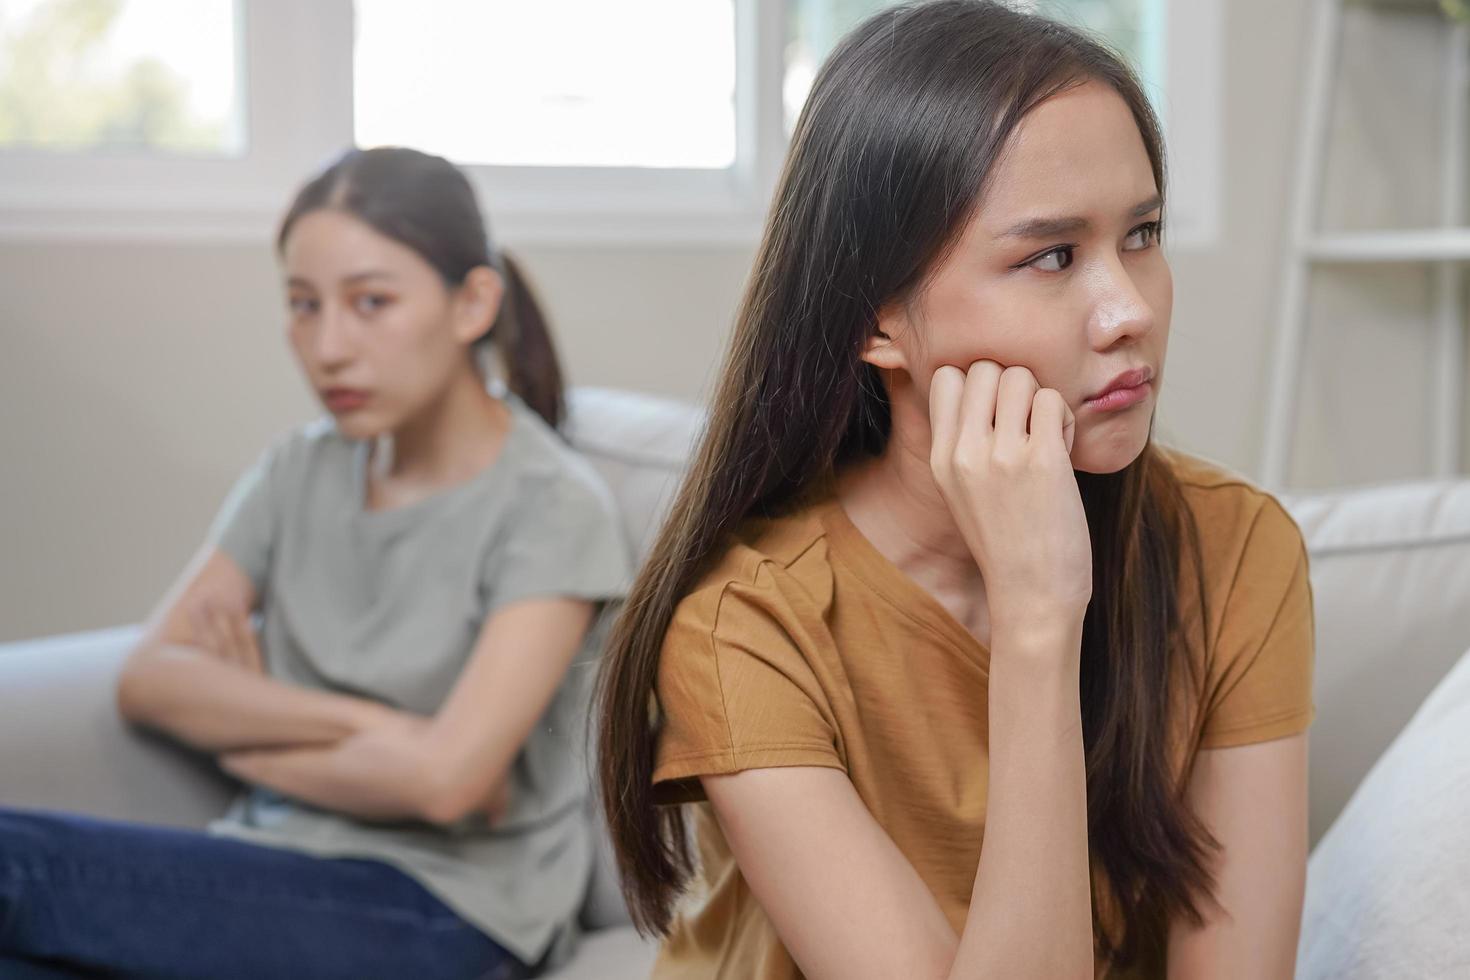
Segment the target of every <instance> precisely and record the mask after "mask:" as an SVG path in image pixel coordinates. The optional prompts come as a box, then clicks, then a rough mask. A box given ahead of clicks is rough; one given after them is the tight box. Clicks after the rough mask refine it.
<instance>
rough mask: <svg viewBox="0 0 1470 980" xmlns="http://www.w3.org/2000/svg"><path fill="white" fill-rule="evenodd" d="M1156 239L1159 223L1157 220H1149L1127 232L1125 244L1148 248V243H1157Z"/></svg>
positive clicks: (1157, 237) (1136, 247) (1140, 248)
mask: <svg viewBox="0 0 1470 980" xmlns="http://www.w3.org/2000/svg"><path fill="white" fill-rule="evenodd" d="M1158 241H1159V223H1158V222H1157V221H1150V222H1148V223H1147V224H1142V225H1139V226H1138V227H1137V228H1134V229H1133V230H1132V231H1130V232H1129V233H1128V242H1127V244H1128V246H1129V247H1131V248H1133V249H1136V250H1142V249H1145V248H1148V247H1149V246H1150V245H1156V244H1158Z"/></svg>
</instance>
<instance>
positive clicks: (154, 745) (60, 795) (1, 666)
mask: <svg viewBox="0 0 1470 980" xmlns="http://www.w3.org/2000/svg"><path fill="white" fill-rule="evenodd" d="M138 635H139V629H138V628H137V627H121V628H118V629H110V630H101V631H98V632H94V633H78V634H73V635H68V636H58V637H49V638H46V639H41V640H34V641H28V642H22V643H7V644H3V645H0V805H4V806H10V807H29V808H37V809H50V810H69V811H74V812H79V813H87V814H91V815H94V816H101V817H110V818H114V819H120V820H137V821H142V822H146V823H156V824H167V825H172V826H181V827H202V826H203V825H204V824H205V823H207V822H208V821H210V820H212V819H213V818H215V817H217V816H219V815H220V814H221V813H223V812H224V809H225V807H226V805H227V804H228V802H229V799H230V797H231V796H232V795H233V793H234V784H233V783H232V782H231V781H230V780H229V779H227V778H226V777H225V776H223V775H222V774H221V773H220V772H219V770H218V769H217V768H216V767H215V766H214V764H213V762H212V760H210V759H208V758H207V757H205V756H201V755H199V754H197V753H193V752H189V751H188V750H186V749H184V748H182V747H180V746H178V745H176V744H174V743H172V742H169V741H167V740H165V739H162V738H159V737H157V736H154V735H149V734H147V733H144V732H141V731H139V730H138V729H135V728H133V727H132V726H130V725H128V724H126V723H125V722H123V721H122V720H121V718H119V717H118V714H117V708H116V705H115V700H114V690H115V686H116V682H117V673H118V670H119V669H120V668H121V666H122V662H123V660H124V658H125V657H126V656H127V654H128V651H129V649H130V648H131V647H132V645H133V643H134V642H136V640H137V638H138Z"/></svg>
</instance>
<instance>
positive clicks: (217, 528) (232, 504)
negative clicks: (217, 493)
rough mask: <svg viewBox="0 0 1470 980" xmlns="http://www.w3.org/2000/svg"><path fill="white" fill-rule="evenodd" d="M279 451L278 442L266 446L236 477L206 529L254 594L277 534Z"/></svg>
mask: <svg viewBox="0 0 1470 980" xmlns="http://www.w3.org/2000/svg"><path fill="white" fill-rule="evenodd" d="M281 451H282V447H281V446H280V445H279V444H278V445H276V446H273V447H271V448H270V449H268V450H266V451H265V452H264V453H263V454H262V455H261V457H260V459H258V460H256V462H255V465H253V466H251V467H250V469H248V470H246V471H245V473H244V474H243V475H242V476H241V477H240V478H239V479H238V480H236V481H235V485H234V487H233V488H232V489H231V490H230V493H229V495H228V496H227V497H225V502H224V503H223V504H222V505H221V506H220V509H219V513H218V514H217V515H216V516H215V519H214V523H213V524H212V525H210V529H209V537H208V540H209V541H210V543H212V544H213V545H214V546H215V547H216V548H219V549H220V550H221V551H223V552H224V553H225V554H227V555H229V556H230V558H232V559H233V560H234V562H235V564H237V565H239V566H240V568H241V569H242V570H243V571H244V572H245V574H246V576H247V577H248V578H249V579H250V582H251V584H252V585H253V586H254V587H255V591H256V594H257V595H258V594H260V593H261V592H262V591H263V590H264V589H265V583H266V577H267V575H268V573H269V571H270V561H271V551H272V545H273V543H274V541H275V538H276V529H277V520H278V518H277V511H278V508H279V502H278V501H277V500H276V499H275V498H276V496H277V494H276V490H275V483H276V479H275V477H276V473H275V470H276V469H277V468H278V460H277V457H278V456H279V455H280V454H281Z"/></svg>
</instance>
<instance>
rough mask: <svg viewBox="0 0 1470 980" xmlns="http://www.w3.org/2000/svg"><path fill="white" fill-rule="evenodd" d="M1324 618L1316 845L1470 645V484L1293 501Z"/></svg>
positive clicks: (1286, 499) (1315, 741)
mask: <svg viewBox="0 0 1470 980" xmlns="http://www.w3.org/2000/svg"><path fill="white" fill-rule="evenodd" d="M1282 502H1283V503H1284V504H1285V505H1286V507H1287V509H1288V510H1289V511H1290V512H1291V515H1292V516H1293V517H1294V518H1295V519H1296V521H1297V523H1298V524H1299V525H1300V526H1301V529H1302V533H1303V535H1304V537H1305V538H1306V542H1307V550H1308V552H1309V554H1310V557H1311V575H1312V589H1313V598H1314V601H1315V605H1316V619H1317V629H1316V633H1317V662H1316V680H1315V684H1314V688H1315V700H1316V703H1317V720H1316V722H1315V724H1314V725H1313V728H1312V735H1311V739H1312V746H1313V748H1312V767H1311V773H1312V775H1311V828H1312V839H1313V840H1314V841H1315V840H1317V839H1318V838H1320V837H1321V835H1322V834H1323V833H1324V832H1325V831H1326V830H1327V827H1328V825H1329V824H1330V823H1331V822H1332V820H1333V818H1334V817H1336V815H1337V813H1338V812H1339V811H1340V810H1341V809H1342V806H1343V804H1344V803H1345V802H1346V801H1347V799H1348V796H1349V795H1350V794H1351V793H1352V791H1353V789H1354V787H1356V786H1357V785H1358V783H1359V781H1360V780H1361V779H1362V778H1363V776H1364V774H1366V773H1367V771H1368V769H1369V767H1370V766H1372V765H1373V762H1374V760H1375V759H1377V758H1378V756H1379V755H1380V754H1382V752H1383V751H1384V749H1386V748H1387V747H1388V744H1389V743H1390V742H1391V741H1392V740H1393V738H1394V736H1395V735H1396V734H1398V732H1399V731H1400V730H1401V729H1402V728H1403V726H1404V724H1405V723H1406V722H1407V721H1408V720H1409V718H1410V717H1411V716H1412V715H1413V713H1414V710H1415V709H1416V708H1417V707H1418V706H1419V704H1420V703H1421V702H1422V701H1423V700H1424V698H1425V696H1426V695H1428V693H1429V692H1430V691H1431V690H1432V689H1433V688H1434V686H1435V684H1437V683H1438V682H1439V681H1440V679H1441V678H1443V677H1444V675H1445V674H1446V672H1448V670H1449V669H1450V666H1451V665H1452V664H1453V663H1454V662H1455V659H1456V657H1457V656H1458V655H1459V653H1460V652H1461V651H1462V650H1464V649H1465V647H1466V646H1467V645H1470V480H1438V481H1426V482H1417V483H1402V484H1393V485H1387V486H1377V487H1365V488H1360V489H1353V490H1340V491H1333V492H1330V493H1319V494H1293V495H1285V496H1283V497H1282Z"/></svg>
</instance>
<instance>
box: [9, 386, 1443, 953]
mask: <svg viewBox="0 0 1470 980" xmlns="http://www.w3.org/2000/svg"><path fill="white" fill-rule="evenodd" d="M570 402H571V405H570V407H571V413H570V415H571V418H570V424H569V433H570V436H571V439H572V441H573V443H574V444H575V445H576V446H577V447H578V448H579V449H581V450H582V451H583V452H584V453H585V454H587V456H588V457H590V458H591V459H592V460H593V462H594V463H595V464H596V465H597V467H598V469H599V470H600V471H601V472H602V474H603V476H604V477H605V478H606V479H607V481H608V483H609V485H610V486H611V487H612V490H613V493H614V495H615V496H616V497H617V499H618V501H619V504H620V506H621V508H622V513H623V518H624V521H625V526H626V530H627V534H628V537H629V540H630V541H631V542H633V544H634V545H635V547H636V548H637V549H638V550H639V552H640V553H642V551H643V550H644V549H646V548H647V546H648V545H649V543H650V542H651V538H652V535H653V533H654V532H655V531H656V529H657V522H658V518H659V515H660V514H661V513H662V511H663V509H664V507H665V506H666V505H667V503H668V500H669V497H670V495H671V493H672V492H673V490H674V488H675V486H676V484H677V481H678V478H679V476H680V474H681V473H682V470H683V466H684V464H685V461H686V459H687V458H688V453H689V449H690V447H691V445H692V443H693V440H694V438H695V437H696V434H697V431H698V429H699V426H700V425H701V423H702V417H701V416H700V414H699V412H698V411H697V410H695V409H693V408H691V407H689V406H687V405H684V404H681V403H678V402H672V401H668V400H664V399H659V398H652V397H649V396H644V395H637V394H632V393H628V392H619V391H611V390H604V389H579V390H577V391H575V392H573V394H572V398H571V400H570ZM1285 503H1286V504H1287V507H1288V509H1289V510H1290V511H1291V513H1292V514H1293V516H1295V517H1296V519H1297V521H1298V522H1299V523H1300V524H1301V526H1302V529H1303V531H1304V532H1305V534H1306V537H1307V542H1308V547H1309V550H1310V551H1311V557H1312V583H1313V590H1314V595H1315V599H1316V610H1317V677H1316V701H1317V708H1318V717H1317V722H1316V725H1315V727H1314V728H1313V733H1312V785H1311V793H1312V812H1311V827H1312V839H1313V841H1314V842H1315V841H1316V840H1317V839H1318V838H1319V837H1321V835H1322V834H1323V833H1324V832H1325V830H1326V829H1327V827H1328V826H1329V825H1330V824H1331V822H1332V820H1333V819H1334V817H1335V816H1336V814H1337V813H1338V812H1339V810H1341V808H1342V806H1343V804H1344V803H1345V802H1346V800H1347V798H1348V796H1349V795H1350V794H1351V793H1352V791H1353V789H1354V787H1355V786H1356V785H1357V784H1358V782H1359V781H1360V780H1361V779H1362V777H1363V775H1364V774H1365V773H1366V772H1367V771H1368V769H1369V767H1370V766H1371V765H1372V764H1373V762H1374V760H1375V759H1376V758H1377V757H1378V756H1379V755H1380V754H1381V753H1382V752H1383V750H1384V749H1385V747H1386V746H1387V745H1388V744H1389V742H1390V741H1392V739H1393V738H1394V736H1395V735H1396V734H1397V733H1398V731H1399V730H1400V729H1401V728H1402V727H1403V725H1404V723H1405V722H1406V721H1407V720H1408V719H1409V717H1410V716H1411V715H1412V714H1413V713H1414V710H1415V709H1416V707H1417V706H1418V705H1419V703H1420V702H1421V701H1422V700H1423V699H1424V697H1425V696H1426V695H1427V694H1428V693H1429V691H1430V689H1431V688H1433V687H1434V685H1435V684H1436V683H1437V682H1438V681H1439V680H1440V678H1441V677H1442V676H1443V675H1444V674H1445V673H1446V672H1447V671H1448V670H1449V668H1450V666H1451V665H1452V663H1453V662H1454V660H1455V659H1456V657H1457V655H1458V654H1460V653H1461V652H1462V651H1463V650H1464V649H1465V648H1466V647H1467V646H1470V480H1465V481H1443V482H1429V483H1416V484H1403V485H1396V486H1385V487H1379V488H1369V489H1361V490H1352V491H1344V492H1338V493H1331V494H1314V495H1297V496H1292V497H1289V498H1287V499H1286V500H1285ZM136 630H137V628H136V627H121V628H118V629H112V630H103V631H99V632H94V633H85V634H77V635H72V636H62V637H53V638H47V639H41V640H35V641H30V642H24V643H12V644H8V645H3V646H0V804H3V805H16V806H37V807H50V808H57V809H70V810H77V811H82V812H87V813H95V814H100V815H104V816H111V817H117V818H123V819H134V820H145V821H153V822H158V823H164V824H171V825H178V826H200V825H202V824H203V823H205V822H206V821H207V820H209V819H211V818H212V817H214V816H216V815H217V814H218V813H219V812H221V810H222V809H223V807H224V805H225V802H226V800H227V799H228V797H229V795H230V794H231V793H232V792H233V787H232V786H231V785H230V783H229V782H228V781H227V780H226V779H224V778H223V777H222V776H220V774H219V773H218V772H217V771H216V770H215V769H214V768H213V767H212V766H210V765H209V764H208V763H207V762H206V761H205V760H202V759H200V758H199V757H198V756H195V755H192V754H190V753H187V752H184V751H182V750H180V749H179V748H177V747H176V746H173V745H171V744H168V743H166V742H164V741H162V740H160V739H157V738H152V737H149V736H147V735H144V734H141V733H138V732H136V731H133V730H131V729H128V728H126V727H124V726H123V725H121V724H120V723H119V722H118V720H117V718H116V715H115V713H114V710H113V701H112V685H113V678H114V675H115V672H116V670H117V667H118V665H119V663H120V661H121V658H122V656H123V655H124V653H125V652H126V649H127V646H128V644H129V642H130V641H131V639H132V638H133V637H134V636H136ZM602 857H603V861H602V864H601V865H600V867H599V869H598V872H597V874H596V875H595V877H594V881H593V885H592V888H591V890H590V892H589V896H588V901H587V904H586V906H585V908H584V912H583V920H584V924H585V925H586V926H587V928H588V930H589V931H588V934H587V937H586V939H585V940H584V942H583V944H582V947H581V949H580V951H579V953H578V955H577V957H576V958H575V959H574V960H573V961H572V962H571V963H570V964H569V965H567V966H566V967H565V968H563V969H562V970H559V971H557V972H556V974H555V976H556V977H557V978H558V980H591V978H598V980H619V978H625V977H628V978H631V977H638V976H646V975H647V973H648V966H649V964H650V962H651V961H652V957H653V949H652V947H651V946H650V945H649V944H648V943H646V942H644V941H642V940H640V939H639V938H638V937H637V936H636V935H635V934H634V933H633V930H632V928H631V927H630V926H629V925H628V924H627V923H628V919H627V914H626V910H625V909H624V908H623V906H622V903H621V900H620V898H619V896H618V892H617V887H616V882H615V878H614V875H613V873H612V870H611V865H610V863H609V861H608V856H607V854H606V851H605V849H604V853H603V855H602Z"/></svg>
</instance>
